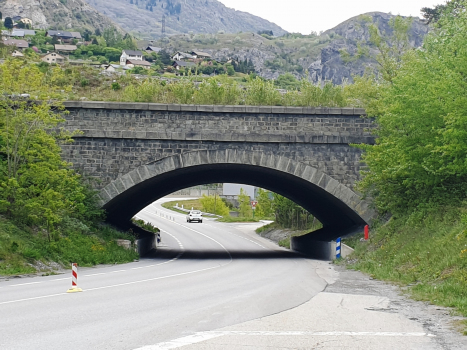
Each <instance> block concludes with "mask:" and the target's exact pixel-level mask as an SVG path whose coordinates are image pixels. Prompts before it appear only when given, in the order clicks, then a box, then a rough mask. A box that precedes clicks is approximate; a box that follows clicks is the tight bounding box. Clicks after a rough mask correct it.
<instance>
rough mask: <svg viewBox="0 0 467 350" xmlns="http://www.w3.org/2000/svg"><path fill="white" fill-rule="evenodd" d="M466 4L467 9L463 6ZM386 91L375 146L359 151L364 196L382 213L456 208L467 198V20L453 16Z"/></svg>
mask: <svg viewBox="0 0 467 350" xmlns="http://www.w3.org/2000/svg"><path fill="white" fill-rule="evenodd" d="M462 4H465V2H462ZM438 28H439V29H435V30H434V31H433V32H431V33H430V34H429V35H428V36H427V37H426V38H425V42H424V44H423V47H422V48H421V49H420V50H416V51H409V52H407V53H406V54H405V55H404V56H403V59H402V64H401V67H400V69H399V71H398V73H397V75H396V76H395V77H394V78H393V80H392V84H386V85H384V86H382V87H381V88H380V91H379V94H378V99H379V100H380V108H379V111H378V114H377V115H376V122H377V125H378V129H377V130H376V131H375V133H376V136H377V142H376V144H375V145H367V146H360V147H361V148H362V149H363V150H364V151H365V153H364V155H363V161H364V162H365V163H366V165H367V168H366V169H365V170H364V171H363V172H362V176H363V179H362V181H361V182H360V184H359V187H360V189H361V190H363V191H365V193H366V194H367V195H369V196H372V197H373V198H374V199H375V204H376V205H377V208H378V209H379V210H380V212H382V213H385V212H390V213H392V214H404V213H407V212H410V211H412V210H415V209H417V208H420V207H427V206H430V205H434V204H436V205H438V204H440V203H448V202H449V203H450V204H455V203H456V202H459V201H461V200H463V199H465V193H466V191H467V166H466V154H467V118H466V113H465V111H466V110H467V96H466V95H465V76H466V75H467V66H466V65H465V62H467V52H466V51H465V50H460V49H459V48H462V47H466V45H467V37H466V36H465V33H466V32H467V14H466V13H465V12H463V11H461V12H454V13H446V14H445V15H443V16H441V18H440V19H439V27H438Z"/></svg>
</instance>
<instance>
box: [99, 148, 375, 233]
mask: <svg viewBox="0 0 467 350" xmlns="http://www.w3.org/2000/svg"><path fill="white" fill-rule="evenodd" d="M202 152H209V151H199V152H189V153H188V154H187V153H185V154H182V155H176V156H173V157H168V158H164V159H162V160H159V161H157V162H154V163H151V164H148V165H145V166H142V167H140V168H138V169H135V170H133V171H132V172H130V173H129V174H127V175H125V176H123V177H121V178H119V179H117V180H115V181H114V182H112V183H111V184H109V185H107V186H106V187H105V188H104V189H103V190H102V191H101V194H100V197H101V199H102V201H101V204H102V205H103V207H104V208H105V209H106V210H107V214H108V215H107V220H108V222H109V223H111V224H113V225H115V226H117V227H119V228H121V229H124V230H127V229H129V228H130V227H131V222H130V220H131V218H132V217H133V216H134V215H135V214H136V213H138V212H139V211H140V210H142V209H143V208H145V207H146V206H148V205H149V204H151V203H152V202H154V201H155V200H157V199H159V198H162V197H164V196H166V195H168V194H170V193H173V192H175V191H178V190H181V189H184V188H187V187H193V186H197V185H205V184H210V183H241V184H246V185H252V186H257V187H261V188H264V189H267V190H270V191H273V192H275V193H278V194H280V195H282V196H284V197H287V198H289V199H291V200H293V201H294V202H295V203H297V204H299V205H300V206H302V207H303V208H304V209H306V210H307V211H308V212H310V213H311V214H312V215H314V216H315V217H316V218H317V219H318V220H319V221H320V222H321V223H322V224H323V228H322V229H320V230H317V231H314V232H312V233H310V235H311V237H310V238H312V239H314V240H320V241H331V240H333V239H335V238H337V237H339V236H342V235H345V234H349V233H352V232H353V231H356V230H359V229H360V228H361V227H363V226H364V225H365V224H366V223H367V222H368V221H369V219H370V218H371V216H372V215H373V213H372V211H371V210H370V209H369V208H368V205H367V203H365V202H364V201H362V200H361V198H360V196H358V195H357V194H356V193H354V192H353V191H351V190H350V189H349V188H347V187H346V186H344V185H342V184H340V183H338V182H337V181H336V180H334V179H332V178H330V177H329V176H327V175H326V174H324V173H322V172H319V171H318V170H317V169H315V168H312V167H310V166H308V165H305V164H302V163H298V162H295V161H293V160H291V159H288V158H284V157H276V156H274V155H259V154H257V155H249V157H248V159H250V160H251V159H254V158H255V156H257V159H258V161H257V162H253V161H250V162H245V154H243V155H242V156H241V157H237V158H238V160H239V161H235V159H234V161H232V155H228V154H227V155H225V156H226V157H227V158H229V157H230V159H229V161H225V160H223V159H222V158H223V157H222V158H221V159H220V157H219V154H211V155H207V156H206V157H202V154H201V153H202ZM218 152H219V151H218ZM205 155H206V154H205ZM263 158H267V160H266V161H263ZM213 160H215V161H213ZM245 163H250V164H245ZM255 163H256V164H255ZM261 163H263V164H261Z"/></svg>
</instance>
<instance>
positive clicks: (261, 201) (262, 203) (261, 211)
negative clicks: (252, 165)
mask: <svg viewBox="0 0 467 350" xmlns="http://www.w3.org/2000/svg"><path fill="white" fill-rule="evenodd" d="M273 198H274V197H273V196H272V193H271V192H269V191H265V190H263V189H262V188H259V189H258V196H257V198H256V200H257V202H258V204H257V205H256V215H257V216H258V217H266V218H268V217H271V216H272V215H273V213H274V204H273Z"/></svg>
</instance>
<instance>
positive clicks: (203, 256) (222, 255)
mask: <svg viewBox="0 0 467 350" xmlns="http://www.w3.org/2000/svg"><path fill="white" fill-rule="evenodd" d="M179 254H181V255H180V256H179V259H183V260H230V258H231V257H232V259H245V260H246V259H250V260H251V259H258V260H267V259H303V258H304V256H303V255H301V254H298V253H295V252H292V251H279V250H278V251H271V250H253V251H252V250H249V251H240V250H239V251H236V250H233V251H229V253H227V252H226V251H225V250H178V249H165V248H159V249H157V250H153V251H151V252H150V253H149V254H147V255H145V256H144V258H145V259H158V260H159V259H161V260H166V259H173V258H174V257H176V256H178V255H179ZM229 254H230V255H229Z"/></svg>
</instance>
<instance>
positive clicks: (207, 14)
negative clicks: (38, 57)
mask: <svg viewBox="0 0 467 350" xmlns="http://www.w3.org/2000/svg"><path fill="white" fill-rule="evenodd" d="M86 1H87V2H88V3H89V5H91V6H93V7H94V8H96V9H97V10H98V11H100V12H102V13H103V14H105V15H106V16H108V17H110V18H111V19H113V20H114V21H115V22H117V23H118V24H119V25H121V26H122V27H123V28H124V29H125V30H127V31H130V32H132V33H134V34H137V36H140V37H144V38H147V39H149V38H159V37H160V36H161V27H162V16H163V15H165V16H166V32H167V34H168V35H172V34H179V33H189V32H194V33H217V32H219V31H224V32H226V33H238V32H241V31H243V32H255V33H256V32H258V31H259V30H272V31H273V32H274V34H275V35H283V34H285V33H286V31H285V30H283V29H282V28H281V27H279V26H278V25H276V24H274V23H271V22H269V21H267V20H265V19H262V18H260V17H257V16H254V15H251V14H249V13H246V12H241V11H235V10H234V9H231V8H228V7H226V6H225V5H223V4H222V3H220V2H219V1H217V0H112V1H108V0H86Z"/></svg>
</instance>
